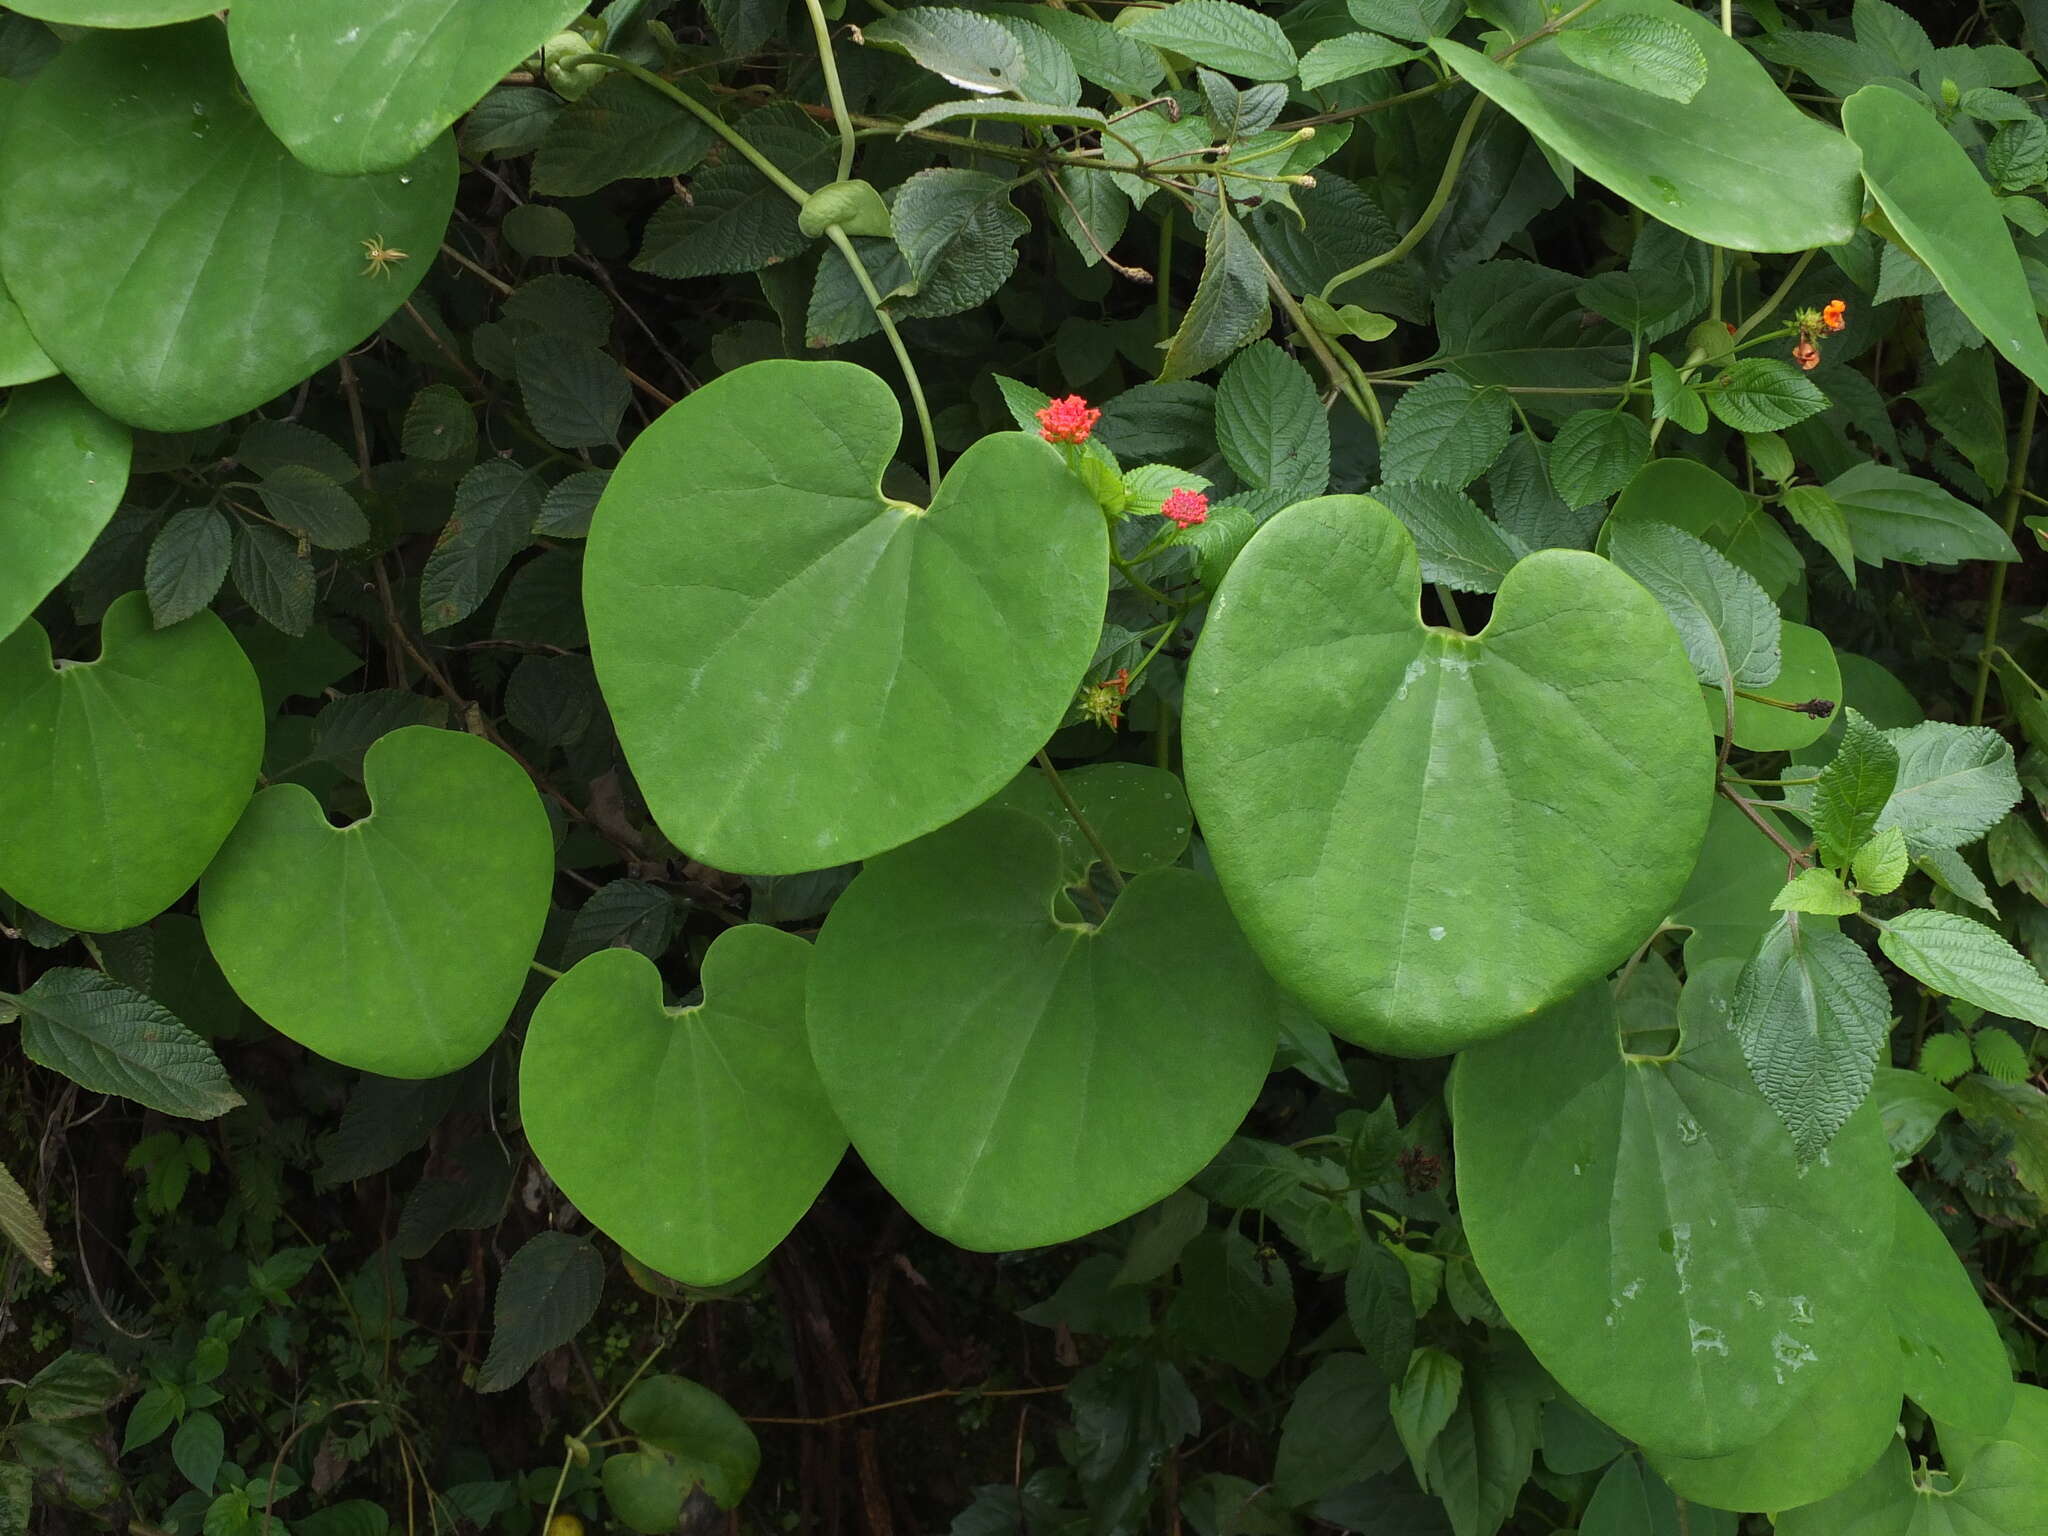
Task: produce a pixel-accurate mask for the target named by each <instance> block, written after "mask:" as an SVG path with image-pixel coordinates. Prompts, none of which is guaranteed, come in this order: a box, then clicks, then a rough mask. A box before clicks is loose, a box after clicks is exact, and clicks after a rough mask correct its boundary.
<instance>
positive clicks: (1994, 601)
mask: <svg viewBox="0 0 2048 1536" xmlns="http://www.w3.org/2000/svg"><path fill="white" fill-rule="evenodd" d="M2040 404H2041V388H2040V386H2039V385H2038V384H2029V385H2028V386H2027V403H2026V404H2025V405H2023V406H2021V407H2020V440H2019V445H2018V447H2019V451H2018V452H2017V453H2015V454H2014V455H2013V461H2012V478H2011V479H2009V480H2007V481H2006V484H2005V521H2004V527H2005V536H2006V538H2008V539H2010V538H2011V537H2012V531H2013V529H2014V528H2016V527H2018V526H2019V520H2020V492H2021V491H2022V490H2024V489H2025V487H2024V486H2023V485H2022V484H2021V482H2022V481H2024V480H2025V479H2026V478H2027V459H2028V458H2029V457H2030V456H2031V455H2032V453H2033V451H2034V417H2035V415H2036V414H2037V410H2038V407H2039V406H2040ZM2006 569H2007V568H2006V567H2005V566H2003V565H1994V566H1993V567H1992V568H1991V593H1990V597H1989V599H1988V601H1987V603H1986V605H1985V609H1984V649H1983V651H1982V652H1981V653H1979V655H1978V657H1977V685H1976V687H1975V688H1973V689H1972V690H1971V691H1970V724H1972V725H1982V724H1983V723H1984V696H1985V694H1986V692H1987V691H1988V690H1989V688H1990V686H1991V653H1992V652H1993V651H1994V650H1996V649H1997V647H1998V621H1999V619H2000V618H2001V617H2002V616H2003V614H2004V610H2005V573H2006Z"/></svg>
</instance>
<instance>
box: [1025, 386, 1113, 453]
mask: <svg viewBox="0 0 2048 1536" xmlns="http://www.w3.org/2000/svg"><path fill="white" fill-rule="evenodd" d="M1036 414H1037V416H1038V435H1039V436H1040V437H1042V438H1044V439H1045V440H1046V441H1047V442H1048V443H1085V442H1087V441H1088V434H1089V433H1090V432H1092V431H1094V430H1095V423H1096V422H1098V421H1100V420H1102V412H1100V411H1098V410H1096V409H1094V408H1093V407H1092V406H1090V405H1089V404H1088V402H1087V401H1086V400H1083V399H1082V398H1081V397H1080V396H1079V395H1068V396H1067V397H1066V398H1065V399H1062V400H1053V401H1050V402H1048V403H1047V404H1046V405H1045V407H1044V408H1043V409H1042V410H1040V411H1038V412H1037V413H1036Z"/></svg>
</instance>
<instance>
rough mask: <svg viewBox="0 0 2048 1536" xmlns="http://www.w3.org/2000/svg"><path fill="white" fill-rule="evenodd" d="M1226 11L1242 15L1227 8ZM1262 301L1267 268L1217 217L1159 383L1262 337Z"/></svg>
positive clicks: (1267, 319)
mask: <svg viewBox="0 0 2048 1536" xmlns="http://www.w3.org/2000/svg"><path fill="white" fill-rule="evenodd" d="M1180 3H1181V4H1182V5H1190V4H1215V5H1227V0H1180ZM1227 8H1228V9H1231V10H1237V9H1241V7H1238V6H1227ZM1272 318H1273V315H1272V309H1271V307H1270V305H1269V303H1268V300H1267V297H1266V266H1265V263H1264V262H1263V261H1262V260H1260V258H1259V253H1258V250H1257V248H1256V247H1254V246H1253V244H1252V242H1251V237H1250V236H1249V235H1247V234H1246V233H1245V232H1244V229H1243V227H1242V226H1240V225H1239V223H1238V222H1237V220H1236V219H1234V218H1232V217H1231V216H1230V215H1229V214H1227V213H1223V212H1222V211H1220V210H1219V211H1218V213H1217V215H1216V218H1215V220H1214V221H1213V222H1212V223H1211V224H1210V225H1209V240H1208V244H1207V246H1206V248H1205V249H1204V253H1203V262H1202V279H1201V281H1200V282H1199V283H1198V284H1197V285H1196V286H1195V297H1194V300H1193V301H1192V302H1191V303H1190V304H1189V305H1188V308H1187V313H1186V314H1185V315H1184V316H1182V318H1181V323H1180V329H1179V330H1178V331H1176V332H1175V333H1174V337H1173V341H1172V344H1171V345H1169V346H1168V347H1167V349H1166V361H1165V362H1164V363H1163V364H1162V365H1161V366H1160V369H1159V379H1160V382H1162V383H1165V382H1168V381H1171V380H1175V379H1186V378H1192V377H1193V376H1194V375H1195V374H1198V373H1201V372H1203V371H1204V370H1205V369H1209V368H1213V367H1215V366H1216V365H1217V364H1218V363H1220V362H1222V361H1223V360H1224V359H1225V358H1227V357H1229V356H1230V355H1231V353H1233V352H1235V351H1236V350H1237V349H1238V348H1239V347H1241V346H1243V345H1245V343H1247V342H1249V341H1253V340H1256V339H1257V338H1258V337H1259V336H1261V335H1263V334H1265V331H1266V328H1267V326H1269V325H1270V324H1271V323H1272Z"/></svg>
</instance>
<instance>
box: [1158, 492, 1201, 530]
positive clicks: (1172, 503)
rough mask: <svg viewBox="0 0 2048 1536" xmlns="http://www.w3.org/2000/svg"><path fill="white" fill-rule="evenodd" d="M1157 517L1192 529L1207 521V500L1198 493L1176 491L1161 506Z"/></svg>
mask: <svg viewBox="0 0 2048 1536" xmlns="http://www.w3.org/2000/svg"><path fill="white" fill-rule="evenodd" d="M1159 515H1160V516H1161V517H1163V518H1165V519H1166V520H1167V521H1168V522H1169V523H1176V524H1178V525H1179V526H1181V527H1182V528H1192V527H1194V526H1195V525H1196V524H1197V523H1206V522H1207V521H1209V498H1208V497H1206V496H1204V495H1203V494H1202V493H1201V492H1200V491H1190V490H1185V489H1182V490H1177V491H1175V492H1174V493H1173V494H1172V495H1171V496H1169V497H1167V498H1166V500H1165V502H1164V503H1162V504H1161V506H1160V508H1159Z"/></svg>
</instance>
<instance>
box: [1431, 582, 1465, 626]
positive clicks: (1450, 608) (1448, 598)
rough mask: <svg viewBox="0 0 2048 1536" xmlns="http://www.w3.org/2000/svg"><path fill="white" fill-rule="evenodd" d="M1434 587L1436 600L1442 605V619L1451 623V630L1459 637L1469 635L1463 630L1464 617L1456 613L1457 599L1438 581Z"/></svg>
mask: <svg viewBox="0 0 2048 1536" xmlns="http://www.w3.org/2000/svg"><path fill="white" fill-rule="evenodd" d="M1435 586H1436V600H1437V601H1438V602H1439V603H1442V604H1443V605H1444V617H1445V618H1447V619H1449V620H1450V621H1451V628H1453V629H1455V630H1456V631H1457V632H1458V633H1459V634H1461V635H1463V634H1468V633H1470V631H1468V630H1467V629H1466V628H1465V615H1464V614H1462V613H1460V612H1458V599H1457V598H1456V597H1455V596H1453V595H1452V592H1451V589H1450V588H1449V587H1447V586H1445V585H1444V584H1443V583H1442V582H1440V581H1439V582H1437V583H1435Z"/></svg>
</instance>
